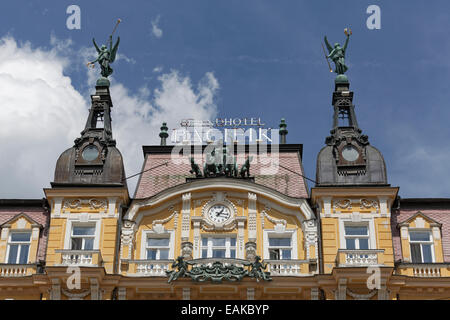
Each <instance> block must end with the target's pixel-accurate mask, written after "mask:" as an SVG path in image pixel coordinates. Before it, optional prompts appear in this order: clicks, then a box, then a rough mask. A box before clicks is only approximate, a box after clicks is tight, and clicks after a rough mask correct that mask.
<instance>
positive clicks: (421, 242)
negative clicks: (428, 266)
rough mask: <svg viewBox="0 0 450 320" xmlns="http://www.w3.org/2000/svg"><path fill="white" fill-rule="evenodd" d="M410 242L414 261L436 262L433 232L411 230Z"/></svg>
mask: <svg viewBox="0 0 450 320" xmlns="http://www.w3.org/2000/svg"><path fill="white" fill-rule="evenodd" d="M409 243H410V248H411V259H412V262H413V263H433V262H434V253H433V239H432V237H431V232H428V231H410V232H409Z"/></svg>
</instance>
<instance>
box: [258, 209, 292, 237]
mask: <svg viewBox="0 0 450 320" xmlns="http://www.w3.org/2000/svg"><path fill="white" fill-rule="evenodd" d="M266 209H268V210H270V207H266V208H265V209H264V210H263V211H261V213H260V215H261V226H262V228H263V229H264V228H265V227H264V217H265V218H267V220H269V221H270V222H272V223H273V224H274V225H275V226H274V230H275V231H276V232H279V233H282V232H284V231H285V230H286V225H287V222H286V220H284V219H276V218H273V217H271V216H269V215H268V214H267V212H266Z"/></svg>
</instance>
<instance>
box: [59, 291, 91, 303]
mask: <svg viewBox="0 0 450 320" xmlns="http://www.w3.org/2000/svg"><path fill="white" fill-rule="evenodd" d="M61 291H62V293H64V295H65V296H66V297H69V300H83V299H84V298H85V297H86V296H88V295H89V294H90V293H91V290H89V289H87V290H84V291H82V292H79V293H72V292H69V291H67V290H65V289H63V288H61Z"/></svg>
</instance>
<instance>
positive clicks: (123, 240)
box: [120, 220, 135, 259]
mask: <svg viewBox="0 0 450 320" xmlns="http://www.w3.org/2000/svg"><path fill="white" fill-rule="evenodd" d="M134 226H135V222H134V221H129V220H125V221H124V222H123V225H122V233H121V235H120V252H121V255H122V252H123V246H128V255H127V256H126V257H122V258H123V259H131V249H132V244H133V238H134Z"/></svg>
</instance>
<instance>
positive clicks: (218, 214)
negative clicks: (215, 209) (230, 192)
mask: <svg viewBox="0 0 450 320" xmlns="http://www.w3.org/2000/svg"><path fill="white" fill-rule="evenodd" d="M223 209H224V208H222V210H220V212H219V213H216V217H218V216H220V215H221V214H222V212H223Z"/></svg>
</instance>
